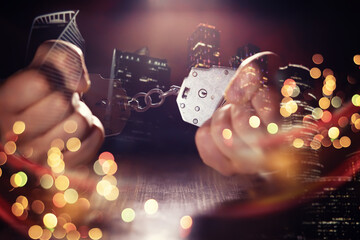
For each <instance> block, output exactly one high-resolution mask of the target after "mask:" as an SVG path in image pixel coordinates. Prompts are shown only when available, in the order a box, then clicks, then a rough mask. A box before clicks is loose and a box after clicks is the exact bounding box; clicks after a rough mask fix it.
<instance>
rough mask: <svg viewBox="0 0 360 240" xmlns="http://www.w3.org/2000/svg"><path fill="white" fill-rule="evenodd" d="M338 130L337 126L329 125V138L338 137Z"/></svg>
mask: <svg viewBox="0 0 360 240" xmlns="http://www.w3.org/2000/svg"><path fill="white" fill-rule="evenodd" d="M339 134H340V131H339V129H338V128H337V127H331V128H330V129H329V131H328V136H329V138H332V139H336V138H337V137H339Z"/></svg>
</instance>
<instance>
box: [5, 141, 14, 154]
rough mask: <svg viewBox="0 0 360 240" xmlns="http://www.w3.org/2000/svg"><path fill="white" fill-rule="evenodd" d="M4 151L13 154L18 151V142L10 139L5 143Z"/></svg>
mask: <svg viewBox="0 0 360 240" xmlns="http://www.w3.org/2000/svg"><path fill="white" fill-rule="evenodd" d="M4 151H5V153H6V154H7V155H12V154H14V153H15V151H16V144H15V142H14V141H8V142H6V143H5V145H4Z"/></svg>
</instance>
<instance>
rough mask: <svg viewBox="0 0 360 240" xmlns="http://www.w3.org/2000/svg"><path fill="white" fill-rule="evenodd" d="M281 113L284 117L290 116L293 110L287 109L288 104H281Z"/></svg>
mask: <svg viewBox="0 0 360 240" xmlns="http://www.w3.org/2000/svg"><path fill="white" fill-rule="evenodd" d="M280 114H281V116H283V117H290V115H291V112H288V110H287V109H286V106H281V107H280Z"/></svg>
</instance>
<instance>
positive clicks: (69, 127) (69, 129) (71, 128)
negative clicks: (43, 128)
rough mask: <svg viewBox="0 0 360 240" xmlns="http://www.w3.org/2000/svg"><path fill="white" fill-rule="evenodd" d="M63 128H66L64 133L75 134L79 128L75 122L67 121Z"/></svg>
mask: <svg viewBox="0 0 360 240" xmlns="http://www.w3.org/2000/svg"><path fill="white" fill-rule="evenodd" d="M63 127H64V131H65V132H66V133H74V132H76V130H77V128H78V124H77V122H76V121H74V120H67V121H65V123H64V126H63Z"/></svg>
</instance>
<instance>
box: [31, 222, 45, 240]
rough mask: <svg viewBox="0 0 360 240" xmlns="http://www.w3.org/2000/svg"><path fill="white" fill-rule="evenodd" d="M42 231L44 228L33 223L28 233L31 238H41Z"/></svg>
mask: <svg viewBox="0 0 360 240" xmlns="http://www.w3.org/2000/svg"><path fill="white" fill-rule="evenodd" d="M42 233H43V229H42V228H41V227H40V226H39V225H33V226H31V227H30V228H29V230H28V234H29V237H30V238H31V239H39V238H40V237H41V235H42Z"/></svg>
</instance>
